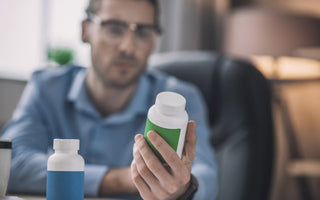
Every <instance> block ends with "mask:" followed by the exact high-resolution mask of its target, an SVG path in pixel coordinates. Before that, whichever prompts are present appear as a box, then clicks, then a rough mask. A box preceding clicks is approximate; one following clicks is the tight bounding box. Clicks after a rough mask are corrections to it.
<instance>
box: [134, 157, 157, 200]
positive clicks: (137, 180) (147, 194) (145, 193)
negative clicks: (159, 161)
mask: <svg viewBox="0 0 320 200" xmlns="http://www.w3.org/2000/svg"><path fill="white" fill-rule="evenodd" d="M131 177H132V181H133V183H134V184H135V186H136V187H137V189H138V190H139V193H140V196H141V197H142V198H143V199H153V198H154V196H153V195H152V192H151V190H150V188H149V187H148V185H147V184H146V182H145V181H144V180H143V179H142V177H141V176H140V174H139V172H138V170H137V166H136V164H135V161H133V162H132V163H131Z"/></svg>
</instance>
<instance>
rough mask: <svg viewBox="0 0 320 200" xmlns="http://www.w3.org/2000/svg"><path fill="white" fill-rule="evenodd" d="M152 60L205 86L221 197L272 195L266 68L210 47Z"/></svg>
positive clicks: (156, 65)
mask: <svg viewBox="0 0 320 200" xmlns="http://www.w3.org/2000/svg"><path fill="white" fill-rule="evenodd" d="M149 63H150V66H151V67H150V68H151V69H157V70H160V71H163V72H165V73H167V74H170V75H173V76H176V77H177V78H179V79H182V80H184V81H188V82H191V83H193V84H194V85H196V86H197V87H198V88H199V89H200V91H201V92H202V94H203V96H204V98H205V101H206V103H207V105H208V109H209V118H210V119H209V120H210V125H211V144H212V145H213V147H214V148H215V151H216V153H217V161H218V167H219V184H220V185H219V186H220V188H219V192H220V194H219V196H220V199H223V200H229V199H230V200H232V199H237V200H241V199H246V200H251V199H252V200H257V199H259V200H263V199H268V195H269V192H270V188H271V186H270V184H271V177H272V166H273V123H272V113H271V92H270V86H269V83H268V81H267V80H266V79H265V78H264V77H263V76H262V74H261V73H260V72H259V71H258V70H257V69H256V68H255V67H254V66H253V65H252V64H250V63H248V62H245V61H241V60H236V59H231V58H228V57H226V56H223V55H219V54H215V53H212V52H174V53H164V54H157V55H154V56H152V58H151V59H150V62H149ZM237 155H238V156H237ZM236 173H237V174H236ZM238 173H241V174H238ZM233 190H234V191H233Z"/></svg>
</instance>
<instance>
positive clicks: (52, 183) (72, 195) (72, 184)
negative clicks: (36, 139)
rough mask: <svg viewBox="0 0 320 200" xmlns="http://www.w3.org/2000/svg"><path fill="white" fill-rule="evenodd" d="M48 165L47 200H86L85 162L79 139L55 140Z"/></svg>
mask: <svg viewBox="0 0 320 200" xmlns="http://www.w3.org/2000/svg"><path fill="white" fill-rule="evenodd" d="M53 149H54V150H55V153H54V154H53V155H51V156H50V157H49V159H48V163H47V200H83V199H84V192H83V190H84V160H83V158H82V157H81V156H80V155H79V154H78V150H79V140H78V139H54V141H53Z"/></svg>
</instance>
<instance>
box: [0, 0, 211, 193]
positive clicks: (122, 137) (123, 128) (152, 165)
mask: <svg viewBox="0 0 320 200" xmlns="http://www.w3.org/2000/svg"><path fill="white" fill-rule="evenodd" d="M87 14H88V18H87V19H86V20H85V21H83V23H82V40H83V41H84V42H87V43H89V44H90V46H91V58H92V67H90V68H88V69H85V68H82V67H76V66H73V67H69V68H67V69H56V70H42V71H38V72H35V73H34V74H33V76H32V79H31V81H29V83H28V85H27V87H26V89H25V91H24V94H23V96H22V99H21V101H20V103H19V105H18V107H17V109H16V111H15V113H14V115H13V118H12V120H11V122H10V123H9V125H8V126H7V127H6V128H5V130H4V136H3V137H4V138H9V139H11V140H12V141H13V158H12V170H11V178H10V181H9V191H11V192H24V193H44V192H45V184H46V161H47V159H48V156H49V155H50V153H52V149H51V147H52V141H53V138H78V139H80V151H79V153H80V154H81V155H82V156H83V157H84V159H85V161H86V167H85V194H86V195H87V196H99V195H100V196H110V195H116V196H117V197H119V196H118V195H128V196H125V197H126V198H135V197H137V198H140V197H142V198H144V199H179V198H180V199H191V198H192V196H193V195H194V194H193V193H194V192H195V191H196V188H197V184H196V182H198V183H199V187H198V189H197V192H196V193H195V196H194V199H214V198H215V196H216V193H217V184H216V179H217V177H216V176H217V174H216V166H215V163H214V161H213V153H212V150H211V148H210V147H209V144H208V127H207V124H206V113H205V107H204V106H203V100H202V99H201V98H200V96H199V93H198V91H197V90H196V89H195V88H194V87H193V86H191V85H189V84H187V83H183V82H180V81H178V80H176V79H175V78H173V77H167V76H165V75H162V74H158V73H155V72H148V71H145V69H146V63H147V59H148V57H149V55H150V53H151V51H152V49H153V47H154V44H155V40H156V36H157V33H159V31H160V30H159V8H158V4H157V1H156V0H91V1H90V3H89V7H88V9H87ZM165 90H170V91H175V92H178V93H180V94H182V95H183V96H185V97H186V99H187V107H186V109H187V112H188V113H189V116H190V119H193V120H195V121H196V122H197V132H198V134H197V135H196V131H195V130H196V129H195V127H196V124H195V122H194V121H190V122H189V123H188V130H187V134H186V142H185V147H184V151H183V156H182V158H181V159H180V158H179V157H178V155H177V154H176V153H175V152H174V150H173V149H172V148H170V147H169V146H168V144H167V143H166V142H164V141H163V139H162V138H161V137H160V136H159V135H158V134H157V133H155V132H149V133H148V137H149V139H150V141H151V142H152V143H153V145H154V146H155V147H156V148H157V150H158V151H159V152H160V153H161V155H162V156H163V157H164V159H165V160H166V161H167V164H168V166H164V165H162V164H161V162H160V161H159V160H158V159H157V157H156V156H155V154H154V153H153V151H152V150H151V149H150V148H149V146H148V145H147V143H146V140H145V139H144V137H143V136H142V135H141V134H137V133H142V132H143V130H144V125H145V121H146V115H147V111H148V108H149V107H150V106H151V105H152V104H153V103H154V101H155V96H156V94H158V93H159V92H161V91H165ZM136 134H137V135H136ZM197 138H198V141H197V145H196V140H197ZM195 155H196V156H195ZM194 158H195V160H194ZM193 161H194V162H193ZM135 195H138V196H135ZM121 197H124V196H121Z"/></svg>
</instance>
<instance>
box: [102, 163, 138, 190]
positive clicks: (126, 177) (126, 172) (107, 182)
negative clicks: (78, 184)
mask: <svg viewBox="0 0 320 200" xmlns="http://www.w3.org/2000/svg"><path fill="white" fill-rule="evenodd" d="M138 193H139V192H138V190H137V189H136V187H135V185H134V183H133V182H132V179H131V171H130V167H125V168H113V169H109V170H108V172H107V173H106V175H105V176H104V177H103V179H102V182H101V184H100V188H99V195H100V196H106V195H110V194H138Z"/></svg>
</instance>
